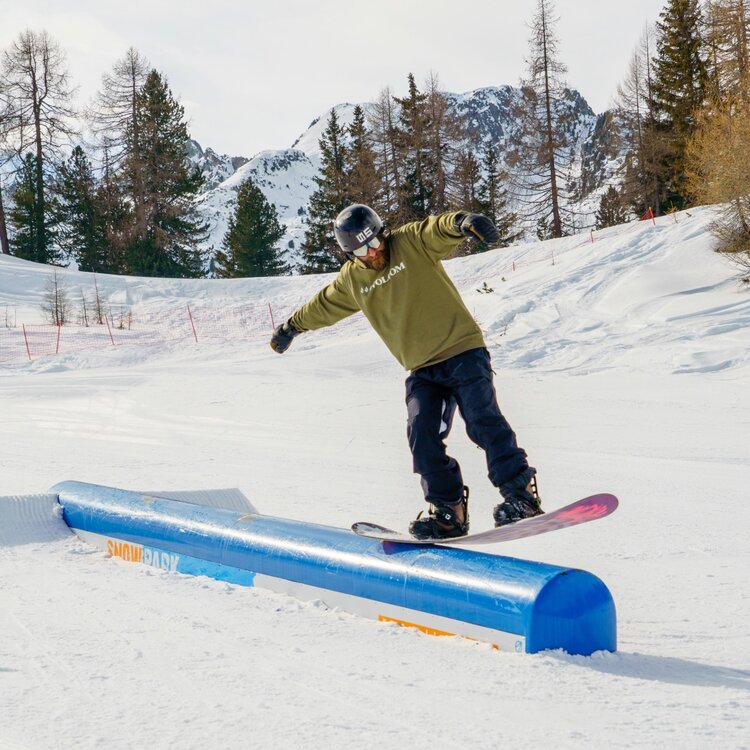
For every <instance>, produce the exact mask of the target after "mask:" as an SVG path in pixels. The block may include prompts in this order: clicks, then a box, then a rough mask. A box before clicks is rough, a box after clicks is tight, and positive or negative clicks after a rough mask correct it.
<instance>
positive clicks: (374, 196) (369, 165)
mask: <svg viewBox="0 0 750 750" xmlns="http://www.w3.org/2000/svg"><path fill="white" fill-rule="evenodd" d="M349 139H350V146H349V149H348V152H347V157H348V163H347V165H346V168H345V171H346V182H347V193H348V195H349V200H350V201H351V202H352V203H364V204H365V205H367V206H373V205H375V204H377V203H378V200H379V188H380V180H379V178H378V173H377V170H376V169H375V154H374V153H373V150H372V146H371V145H370V136H369V133H368V131H367V125H366V122H365V113H364V111H363V109H362V107H360V105H359V104H358V105H357V106H356V107H354V118H353V120H352V124H351V125H350V126H349Z"/></svg>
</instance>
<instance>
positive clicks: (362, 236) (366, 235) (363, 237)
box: [357, 227, 372, 242]
mask: <svg viewBox="0 0 750 750" xmlns="http://www.w3.org/2000/svg"><path fill="white" fill-rule="evenodd" d="M370 237H372V229H370V227H365V230H364V231H363V232H360V233H359V234H358V235H357V240H358V241H359V242H367V240H369V239H370Z"/></svg>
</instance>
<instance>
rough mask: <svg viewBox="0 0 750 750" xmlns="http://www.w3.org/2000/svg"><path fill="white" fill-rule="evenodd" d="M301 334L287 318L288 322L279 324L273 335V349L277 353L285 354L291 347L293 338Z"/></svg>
mask: <svg viewBox="0 0 750 750" xmlns="http://www.w3.org/2000/svg"><path fill="white" fill-rule="evenodd" d="M299 334H300V331H298V330H297V329H296V328H295V327H294V326H293V325H292V324H291V323H290V322H289V321H288V320H287V322H286V323H282V324H281V325H280V326H277V327H276V330H275V331H274V332H273V336H271V349H273V350H274V351H275V352H276V353H277V354H283V353H284V352H285V351H286V350H287V349H288V348H289V345H290V344H291V343H292V339H293V338H294V337H295V336H298V335H299Z"/></svg>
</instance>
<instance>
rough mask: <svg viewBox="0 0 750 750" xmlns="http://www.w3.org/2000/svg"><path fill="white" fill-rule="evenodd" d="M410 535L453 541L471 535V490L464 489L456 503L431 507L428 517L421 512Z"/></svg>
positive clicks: (419, 537)
mask: <svg viewBox="0 0 750 750" xmlns="http://www.w3.org/2000/svg"><path fill="white" fill-rule="evenodd" d="M409 533H410V534H411V535H412V536H413V537H415V538H416V539H451V538H453V537H457V536H466V534H468V533H469V488H468V487H464V491H463V494H462V495H461V499H460V500H458V501H457V502H455V503H443V504H442V505H434V504H431V505H430V509H429V511H428V512H427V515H424V511H420V513H419V515H418V516H417V518H416V519H415V520H414V521H412V522H411V523H410V524H409Z"/></svg>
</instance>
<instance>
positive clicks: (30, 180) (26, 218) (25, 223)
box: [8, 154, 45, 263]
mask: <svg viewBox="0 0 750 750" xmlns="http://www.w3.org/2000/svg"><path fill="white" fill-rule="evenodd" d="M36 195H37V194H36V158H35V157H34V155H33V154H27V155H26V157H25V158H24V160H23V163H22V165H21V169H20V170H19V172H18V174H17V175H16V185H15V191H14V193H13V203H12V205H11V207H10V210H9V211H8V221H9V223H10V226H11V228H12V229H13V232H12V234H11V237H10V249H11V253H12V254H13V255H16V256H18V257H19V258H24V259H25V260H37V252H38V244H37V237H36V234H37V224H36V215H37V211H36ZM44 261H45V258H42V259H41V261H39V262H42V263H43V262H44Z"/></svg>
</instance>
